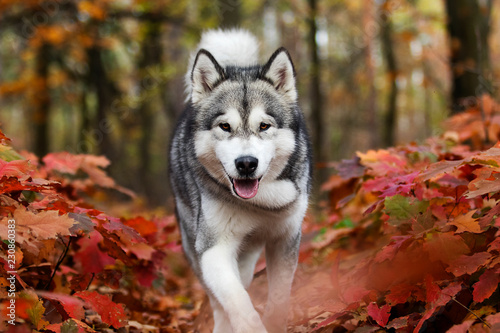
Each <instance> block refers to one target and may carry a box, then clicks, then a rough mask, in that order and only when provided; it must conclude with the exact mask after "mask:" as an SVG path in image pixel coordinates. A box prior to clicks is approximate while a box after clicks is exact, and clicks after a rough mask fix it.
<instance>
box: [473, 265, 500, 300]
mask: <svg viewBox="0 0 500 333" xmlns="http://www.w3.org/2000/svg"><path fill="white" fill-rule="evenodd" d="M499 273H500V269H499V268H492V269H487V270H486V271H485V272H484V273H483V274H481V276H480V277H479V281H477V282H476V283H474V285H473V288H474V291H473V292H472V296H473V299H474V301H475V302H482V301H484V300H485V299H487V298H489V297H490V296H491V295H492V294H493V293H494V292H495V290H496V289H497V288H498V284H499V283H500V274H499Z"/></svg>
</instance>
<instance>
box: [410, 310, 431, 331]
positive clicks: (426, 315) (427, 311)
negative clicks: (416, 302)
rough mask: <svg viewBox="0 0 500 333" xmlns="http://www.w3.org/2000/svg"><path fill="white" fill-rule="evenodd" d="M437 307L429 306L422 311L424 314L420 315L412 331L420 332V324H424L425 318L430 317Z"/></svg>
mask: <svg viewBox="0 0 500 333" xmlns="http://www.w3.org/2000/svg"><path fill="white" fill-rule="evenodd" d="M436 309H437V307H433V308H430V309H428V310H426V311H425V312H424V315H423V316H422V318H420V320H419V322H418V324H417V327H415V329H414V330H413V332H415V333H419V332H420V329H421V328H422V325H424V323H425V322H426V321H427V319H429V318H430V317H432V315H433V314H434V312H435V311H436Z"/></svg>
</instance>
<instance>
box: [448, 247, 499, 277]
mask: <svg viewBox="0 0 500 333" xmlns="http://www.w3.org/2000/svg"><path fill="white" fill-rule="evenodd" d="M490 258H491V254H489V253H487V252H478V253H474V254H473V255H471V256H466V255H461V256H460V257H458V258H456V259H455V260H453V261H452V262H450V263H449V266H448V267H447V268H446V271H447V272H450V273H452V274H453V275H455V276H457V277H458V276H461V275H464V274H469V275H471V274H473V273H475V272H476V271H477V269H478V268H479V267H480V266H482V265H484V264H485V263H486V262H487V261H488V259H490Z"/></svg>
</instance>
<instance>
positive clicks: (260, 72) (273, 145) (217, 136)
mask: <svg viewBox="0 0 500 333" xmlns="http://www.w3.org/2000/svg"><path fill="white" fill-rule="evenodd" d="M191 82H192V95H191V103H192V105H193V109H194V110H195V111H194V112H195V115H194V117H195V120H196V126H197V128H196V131H195V133H196V134H195V150H196V156H197V158H198V160H199V161H200V162H201V164H202V165H203V166H204V168H205V169H206V170H207V171H208V172H209V174H210V175H211V176H212V178H214V179H215V180H216V181H217V182H218V183H219V184H221V185H222V186H225V187H227V188H228V189H230V190H231V191H232V193H233V194H234V195H235V196H237V197H240V198H243V199H251V198H253V197H255V196H256V195H258V193H259V184H260V183H261V182H272V181H273V180H276V179H278V178H279V176H280V174H281V173H282V171H283V170H284V168H285V167H286V166H287V164H288V160H289V158H290V156H291V155H292V153H293V152H294V150H295V149H296V135H295V131H296V130H297V127H298V124H297V122H298V121H299V117H298V115H297V113H298V112H299V111H298V109H297V107H296V104H297V90H296V87H295V71H294V67H293V64H292V61H291V59H290V56H289V54H288V52H287V51H286V50H285V49H284V48H280V49H278V50H277V51H276V52H275V53H274V54H273V55H272V56H271V58H270V59H269V61H268V62H267V63H266V64H265V65H264V66H253V67H244V68H242V67H231V66H228V67H225V68H223V67H221V66H220V65H219V64H218V62H217V59H215V58H214V57H213V56H212V54H210V52H208V51H206V50H203V49H202V50H200V51H199V52H198V54H197V56H196V59H195V62H194V65H193V69H192V72H191Z"/></svg>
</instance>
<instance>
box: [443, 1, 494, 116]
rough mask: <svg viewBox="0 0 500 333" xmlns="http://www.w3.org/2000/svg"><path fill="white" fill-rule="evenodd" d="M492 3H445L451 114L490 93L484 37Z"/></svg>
mask: <svg viewBox="0 0 500 333" xmlns="http://www.w3.org/2000/svg"><path fill="white" fill-rule="evenodd" d="M492 2H493V1H492V0H487V1H484V2H480V1H477V0H446V12H447V14H448V24H447V29H448V34H449V36H450V64H451V74H452V90H451V104H452V112H453V113H457V112H460V111H463V110H464V109H466V108H467V106H468V104H470V103H472V104H475V103H476V100H475V97H480V96H481V95H482V94H484V93H491V86H490V83H489V82H488V80H487V79H486V78H485V77H484V74H485V73H487V71H488V70H489V69H490V59H489V47H488V37H489V35H490V19H491V10H492ZM480 3H482V4H480ZM470 97H473V98H472V99H470Z"/></svg>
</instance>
